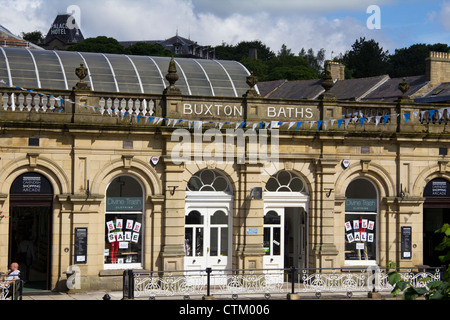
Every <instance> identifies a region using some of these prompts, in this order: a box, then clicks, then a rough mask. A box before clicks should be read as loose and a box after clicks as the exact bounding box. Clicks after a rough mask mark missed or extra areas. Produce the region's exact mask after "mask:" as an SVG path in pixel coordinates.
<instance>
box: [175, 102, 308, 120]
mask: <svg viewBox="0 0 450 320" xmlns="http://www.w3.org/2000/svg"><path fill="white" fill-rule="evenodd" d="M260 108H264V109H265V112H264V114H261V113H260V112H258V113H257V114H258V115H259V116H260V117H261V118H268V119H274V120H278V119H284V118H289V119H312V118H313V117H314V111H313V110H314V109H313V108H312V107H303V106H260ZM183 114H184V115H190V116H212V117H243V116H244V107H243V106H242V105H235V104H224V103H221V104H219V103H184V104H183Z"/></svg>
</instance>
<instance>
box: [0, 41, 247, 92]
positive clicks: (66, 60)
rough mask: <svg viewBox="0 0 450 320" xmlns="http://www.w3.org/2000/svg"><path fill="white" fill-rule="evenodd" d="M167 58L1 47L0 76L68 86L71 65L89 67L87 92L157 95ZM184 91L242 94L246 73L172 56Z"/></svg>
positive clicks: (24, 83) (33, 84)
mask: <svg viewBox="0 0 450 320" xmlns="http://www.w3.org/2000/svg"><path fill="white" fill-rule="evenodd" d="M169 62H170V58H169V57H149V56H131V55H118V54H103V53H85V52H71V51H48V50H29V49H22V48H2V47H0V80H4V81H5V82H8V83H9V84H10V85H11V86H18V87H21V88H26V89H62V90H71V89H72V87H74V86H75V84H76V83H77V82H78V78H77V76H76V75H75V69H76V68H77V67H79V66H80V63H84V65H85V66H86V67H87V69H88V73H89V75H88V77H86V79H84V80H85V82H87V83H89V85H90V86H91V88H92V90H95V91H108V92H127V93H128V92H130V93H149V94H161V93H162V92H163V90H164V89H165V88H166V87H167V86H168V85H169V83H168V82H167V80H166V79H165V76H166V74H167V70H168V68H169ZM175 62H176V65H177V72H178V76H179V80H178V81H177V82H176V84H175V85H176V86H177V87H178V88H179V89H180V90H181V92H182V93H183V94H185V95H201V96H222V97H241V96H242V95H243V94H244V93H245V92H246V91H247V90H248V89H249V87H248V85H247V83H246V77H247V76H248V75H249V74H250V73H249V72H248V70H247V69H246V68H245V67H244V66H243V65H242V64H240V63H239V62H236V61H225V60H204V59H187V58H175Z"/></svg>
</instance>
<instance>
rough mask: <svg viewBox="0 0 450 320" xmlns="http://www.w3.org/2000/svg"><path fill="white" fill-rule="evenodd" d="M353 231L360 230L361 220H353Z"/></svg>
mask: <svg viewBox="0 0 450 320" xmlns="http://www.w3.org/2000/svg"><path fill="white" fill-rule="evenodd" d="M353 229H359V220H353Z"/></svg>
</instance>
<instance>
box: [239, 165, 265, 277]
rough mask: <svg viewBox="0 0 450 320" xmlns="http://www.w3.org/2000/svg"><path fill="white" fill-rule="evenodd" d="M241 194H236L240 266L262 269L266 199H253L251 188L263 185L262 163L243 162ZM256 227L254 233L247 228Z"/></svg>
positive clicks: (240, 182)
mask: <svg viewBox="0 0 450 320" xmlns="http://www.w3.org/2000/svg"><path fill="white" fill-rule="evenodd" d="M239 186H240V187H239V191H238V192H239V194H238V195H236V198H237V201H238V202H239V203H238V206H237V211H238V212H237V220H238V224H239V225H238V226H237V228H236V229H238V230H239V232H240V234H239V235H238V236H237V238H238V239H240V242H239V244H238V248H237V256H238V259H237V260H238V268H239V269H261V268H262V267H263V256H264V254H265V252H264V247H263V236H264V200H263V199H262V198H261V199H251V197H250V192H251V189H253V188H257V187H262V184H261V165H260V164H248V163H246V164H243V165H241V166H240V175H239ZM252 229H256V230H258V232H256V233H255V234H253V232H249V234H247V230H252Z"/></svg>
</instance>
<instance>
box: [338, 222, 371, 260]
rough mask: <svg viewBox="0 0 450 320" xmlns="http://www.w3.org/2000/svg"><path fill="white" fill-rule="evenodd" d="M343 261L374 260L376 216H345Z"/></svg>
mask: <svg viewBox="0 0 450 320" xmlns="http://www.w3.org/2000/svg"><path fill="white" fill-rule="evenodd" d="M345 259H346V260H375V259H376V215H375V214H346V215H345Z"/></svg>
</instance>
